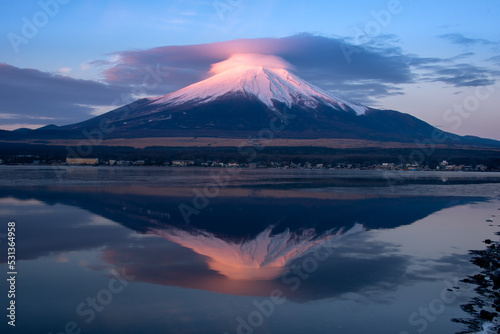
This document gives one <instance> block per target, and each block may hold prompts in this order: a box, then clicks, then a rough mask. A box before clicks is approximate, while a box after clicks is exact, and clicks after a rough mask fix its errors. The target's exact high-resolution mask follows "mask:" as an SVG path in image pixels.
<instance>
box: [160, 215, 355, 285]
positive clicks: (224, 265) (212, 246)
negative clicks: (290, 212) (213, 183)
mask: <svg viewBox="0 0 500 334" xmlns="http://www.w3.org/2000/svg"><path fill="white" fill-rule="evenodd" d="M363 230H364V228H363V226H361V225H359V224H357V225H355V226H354V227H353V228H352V229H350V230H349V231H347V232H346V233H343V230H340V231H338V232H337V233H335V232H334V231H327V232H325V233H323V234H322V235H320V236H318V235H317V234H316V232H315V231H314V229H307V230H304V231H302V233H293V232H290V231H289V230H286V231H284V232H281V233H279V234H275V235H271V232H272V228H271V227H268V228H267V229H265V230H264V231H263V232H262V233H260V234H259V235H257V237H256V238H255V239H251V240H244V241H240V242H232V241H226V240H223V239H219V238H217V237H216V236H214V235H213V234H212V233H209V232H204V231H196V232H193V231H189V232H188V231H184V230H181V229H178V228H165V229H152V230H151V232H152V233H154V234H157V235H160V236H162V237H164V238H165V239H167V240H170V241H172V242H175V243H177V244H179V245H181V246H184V247H187V248H190V249H192V250H193V251H195V252H196V253H198V254H201V255H204V256H206V257H208V266H209V268H210V269H212V270H215V271H217V272H218V273H220V274H222V275H224V276H226V277H228V278H231V279H243V280H271V279H275V278H277V277H280V276H281V275H282V274H283V272H284V271H285V270H286V266H287V265H288V264H289V263H290V262H291V261H293V260H295V259H297V258H299V257H301V256H303V255H305V254H306V253H308V252H311V251H313V250H314V249H316V248H317V247H320V246H329V244H330V243H332V242H333V241H336V240H338V239H340V238H342V237H344V236H346V235H349V234H353V233H358V232H361V231H363Z"/></svg>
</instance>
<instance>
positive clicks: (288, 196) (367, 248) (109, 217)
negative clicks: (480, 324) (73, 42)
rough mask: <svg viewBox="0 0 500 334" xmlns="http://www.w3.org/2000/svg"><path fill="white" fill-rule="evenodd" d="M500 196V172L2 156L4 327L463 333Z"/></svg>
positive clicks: (498, 219)
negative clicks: (476, 257) (10, 257)
mask: <svg viewBox="0 0 500 334" xmlns="http://www.w3.org/2000/svg"><path fill="white" fill-rule="evenodd" d="M498 210H500V173H465V172H390V171H356V170H352V171H351V170H282V169H281V170H279V169H224V168H188V167H186V168H152V167H151V168H149V167H123V168H122V167H61V166H52V167H51V166H0V222H1V223H0V241H1V243H0V249H1V252H2V256H1V261H0V262H1V265H0V267H1V271H2V272H3V273H4V274H3V275H4V277H5V275H7V274H6V273H7V272H9V271H10V270H9V268H8V265H7V263H6V259H7V256H6V255H7V252H8V250H7V242H8V239H7V228H8V222H15V227H16V236H15V237H16V255H15V256H16V271H17V274H16V284H15V290H16V293H15V294H16V296H15V305H16V313H15V315H16V318H15V319H16V322H15V324H16V326H15V329H13V328H12V326H9V325H8V324H7V321H8V318H6V317H5V315H2V318H3V319H4V320H3V321H2V324H1V325H0V329H1V331H2V333H6V332H12V333H53V334H56V333H96V334H100V333H106V334H110V333H120V334H128V333H134V334H136V333H245V334H250V333H354V334H357V333H360V334H361V333H367V334H368V333H369V334H374V333H384V334H387V333H394V334H409V333H423V332H425V333H440V334H442V333H456V332H459V331H461V330H464V329H465V327H464V325H462V324H459V323H456V322H453V321H452V319H454V318H465V317H468V315H467V314H466V313H465V312H464V311H462V309H461V308H460V305H461V304H464V303H466V302H468V301H469V300H470V299H471V298H473V297H475V296H476V294H475V292H474V291H473V287H471V286H468V285H467V284H464V283H461V282H460V280H462V279H464V278H466V277H467V276H468V275H473V274H475V273H477V272H479V268H477V267H476V266H474V265H473V264H471V263H470V262H469V260H470V256H469V254H468V251H469V250H471V249H484V248H485V244H484V240H485V239H488V238H489V239H494V240H496V239H497V238H498V237H497V236H496V235H495V233H496V232H498V231H499V230H500V228H499V226H500V211H498ZM497 216H498V217H497ZM0 288H1V289H2V298H1V299H0V300H1V306H2V309H3V310H4V311H3V312H5V314H7V311H6V308H7V307H8V303H9V299H8V298H7V292H8V291H9V285H8V284H7V282H6V280H5V279H3V280H2V283H1V284H0Z"/></svg>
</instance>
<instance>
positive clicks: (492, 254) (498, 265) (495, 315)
mask: <svg viewBox="0 0 500 334" xmlns="http://www.w3.org/2000/svg"><path fill="white" fill-rule="evenodd" d="M498 210H500V208H499V209H498ZM499 215H500V213H499ZM495 217H496V215H492V216H491V218H488V219H487V220H486V222H488V223H493V221H494V218H495ZM499 226H500V225H499ZM496 235H499V236H500V232H497V233H496ZM484 243H485V244H487V245H488V246H487V247H486V249H485V250H472V251H470V254H471V255H472V256H473V257H472V259H471V262H472V263H474V264H475V265H476V266H478V267H480V268H481V272H480V273H478V274H476V275H474V276H468V277H467V278H465V279H463V280H462V281H461V282H463V283H467V284H471V285H473V286H474V291H476V292H477V293H478V296H477V297H474V298H473V299H472V300H471V301H470V302H468V303H467V304H463V305H461V308H462V309H463V310H464V311H465V312H467V313H468V314H470V315H471V318H465V319H453V321H454V322H458V323H463V324H465V325H467V327H468V328H467V329H466V330H465V331H461V332H459V333H457V334H468V333H481V334H490V333H500V241H493V240H490V239H486V240H484Z"/></svg>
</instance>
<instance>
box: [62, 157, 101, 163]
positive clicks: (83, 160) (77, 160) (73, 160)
mask: <svg viewBox="0 0 500 334" xmlns="http://www.w3.org/2000/svg"><path fill="white" fill-rule="evenodd" d="M66 163H67V164H68V165H97V164H99V159H98V158H66Z"/></svg>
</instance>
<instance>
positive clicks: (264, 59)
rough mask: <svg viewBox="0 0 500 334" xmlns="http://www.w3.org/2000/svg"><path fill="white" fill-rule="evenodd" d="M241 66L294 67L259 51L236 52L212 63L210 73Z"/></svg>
mask: <svg viewBox="0 0 500 334" xmlns="http://www.w3.org/2000/svg"><path fill="white" fill-rule="evenodd" d="M242 67H264V68H277V69H292V70H293V69H294V67H293V65H292V64H290V63H289V62H287V61H286V60H284V59H283V58H281V57H278V56H273V55H265V54H259V53H238V54H234V55H232V56H231V57H229V58H228V59H226V60H223V61H221V62H219V63H215V64H212V67H211V68H210V74H212V75H216V74H219V73H223V72H226V71H228V70H232V69H236V68H242Z"/></svg>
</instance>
